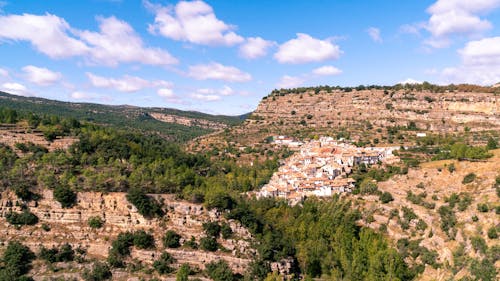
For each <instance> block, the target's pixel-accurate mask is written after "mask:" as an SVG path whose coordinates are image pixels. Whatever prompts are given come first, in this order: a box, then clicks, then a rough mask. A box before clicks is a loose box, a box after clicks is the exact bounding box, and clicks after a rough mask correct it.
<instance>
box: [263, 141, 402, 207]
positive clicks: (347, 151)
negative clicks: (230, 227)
mask: <svg viewBox="0 0 500 281" xmlns="http://www.w3.org/2000/svg"><path fill="white" fill-rule="evenodd" d="M274 143H275V144H276V145H285V146H288V147H290V148H291V149H297V152H296V153H295V154H294V155H292V156H291V157H290V158H288V159H287V160H286V162H285V163H284V165H282V166H281V167H280V168H279V170H278V172H276V173H275V174H274V175H273V176H272V178H271V180H270V181H269V183H268V184H266V185H264V186H263V187H262V189H261V190H260V191H259V192H258V194H257V196H258V197H278V198H283V199H286V200H288V201H289V202H290V203H292V204H293V203H297V202H300V201H301V200H302V199H304V198H305V197H309V196H317V197H330V196H332V195H333V194H339V193H344V192H351V191H352V189H353V188H354V182H355V180H354V179H352V178H349V174H351V172H352V169H353V167H354V166H356V165H360V164H365V165H373V164H378V163H394V162H397V161H398V160H399V159H398V158H397V157H396V156H394V155H393V151H394V150H397V149H399V147H356V146H354V145H352V144H349V143H346V142H343V141H337V140H334V139H333V138H331V137H321V138H319V139H318V140H311V141H309V142H305V143H304V142H300V141H298V140H295V139H293V138H290V137H286V136H277V137H275V138H274Z"/></svg>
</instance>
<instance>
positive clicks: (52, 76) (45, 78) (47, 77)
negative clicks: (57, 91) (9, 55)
mask: <svg viewBox="0 0 500 281" xmlns="http://www.w3.org/2000/svg"><path fill="white" fill-rule="evenodd" d="M22 70H23V71H24V73H25V77H26V80H28V81H30V82H31V83H34V84H37V85H40V86H48V85H52V84H54V83H56V82H58V81H59V80H61V78H62V74H61V73H60V72H54V71H51V70H49V69H47V68H44V67H36V66H33V65H27V66H25V67H23V68H22Z"/></svg>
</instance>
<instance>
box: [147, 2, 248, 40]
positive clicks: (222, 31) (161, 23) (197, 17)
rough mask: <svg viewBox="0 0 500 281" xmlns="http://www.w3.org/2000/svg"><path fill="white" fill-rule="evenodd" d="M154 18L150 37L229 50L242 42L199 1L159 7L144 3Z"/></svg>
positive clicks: (210, 9)
mask: <svg viewBox="0 0 500 281" xmlns="http://www.w3.org/2000/svg"><path fill="white" fill-rule="evenodd" d="M146 6H147V7H148V8H150V10H152V11H153V13H154V14H155V22H154V24H150V25H149V31H150V32H151V33H159V34H161V35H163V36H165V37H168V38H170V39H173V40H178V41H187V42H190V43H194V44H200V45H209V46H212V45H224V46H233V45H235V44H239V43H241V42H243V40H244V39H243V37H241V36H239V35H237V34H236V33H235V32H234V31H233V30H234V29H235V27H234V26H232V25H228V24H226V23H225V22H223V21H221V20H219V19H218V18H217V17H216V16H215V13H214V11H213V9H212V7H211V6H210V5H208V4H207V3H205V2H203V1H180V2H179V3H177V5H175V6H167V7H164V6H160V5H153V4H151V3H149V2H146Z"/></svg>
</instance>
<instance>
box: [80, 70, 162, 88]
mask: <svg viewBox="0 0 500 281" xmlns="http://www.w3.org/2000/svg"><path fill="white" fill-rule="evenodd" d="M86 74H87V77H88V79H89V81H90V83H91V84H92V86H94V87H96V88H108V89H114V90H117V91H120V92H129V93H130V92H137V91H140V90H142V89H145V88H156V87H170V86H171V85H172V84H171V83H170V82H167V81H163V80H157V81H149V80H146V79H143V78H140V77H136V76H130V75H124V76H123V77H122V78H120V79H117V78H108V77H102V76H98V75H95V74H92V73H90V72H87V73H86Z"/></svg>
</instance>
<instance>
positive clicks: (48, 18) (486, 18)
mask: <svg viewBox="0 0 500 281" xmlns="http://www.w3.org/2000/svg"><path fill="white" fill-rule="evenodd" d="M61 3H66V1H65V2H62V1H57V0H45V1H28V0H16V1H8V0H7V1H0V57H1V60H0V90H3V91H6V92H10V93H14V94H18V95H25V96H38V97H45V98H50V99H58V100H65V101H75V102H95V103H105V104H131V105H139V106H159V107H173V108H179V109H189V110H197V111H202V112H208V113H219V114H231V115H235V114H242V113H246V112H249V111H251V110H253V109H255V107H256V106H257V104H258V102H259V101H260V99H261V98H262V97H263V96H265V95H267V94H268V93H269V92H270V91H271V90H272V89H274V88H281V87H286V88H288V87H299V86H314V85H324V84H328V85H341V86H356V85H360V84H365V85H366V84H379V85H392V84H396V83H400V82H421V81H429V82H433V83H438V84H447V83H475V84H482V85H491V84H494V83H497V82H500V32H499V26H500V0H476V1H467V0H433V1H430V0H429V1H427V0H425V1H424V0H418V1H417V0H414V1H396V0H370V1H361V0H349V1H348V0H342V1H327V0H315V1H306V0H301V1H299V0H289V1H285V0H281V1H280V0H277V1H266V0H262V1H257V0H254V1H215V0H212V1H208V0H207V1H204V2H203V1H164V0H162V1H160V0H149V1H139V0H137V1H132V0H128V1H125V0H122V1H120V0H87V1H84V0H81V1H71V4H61ZM67 3H70V2H67Z"/></svg>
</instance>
